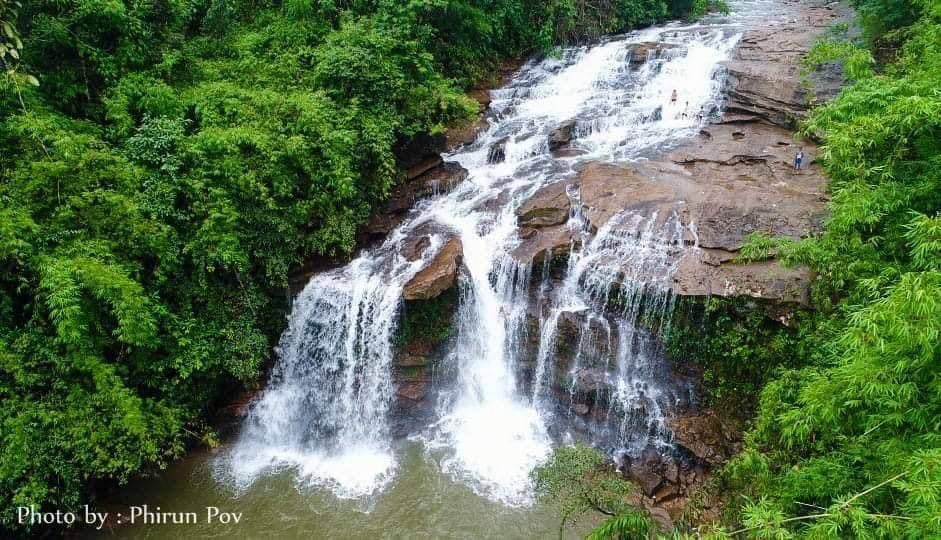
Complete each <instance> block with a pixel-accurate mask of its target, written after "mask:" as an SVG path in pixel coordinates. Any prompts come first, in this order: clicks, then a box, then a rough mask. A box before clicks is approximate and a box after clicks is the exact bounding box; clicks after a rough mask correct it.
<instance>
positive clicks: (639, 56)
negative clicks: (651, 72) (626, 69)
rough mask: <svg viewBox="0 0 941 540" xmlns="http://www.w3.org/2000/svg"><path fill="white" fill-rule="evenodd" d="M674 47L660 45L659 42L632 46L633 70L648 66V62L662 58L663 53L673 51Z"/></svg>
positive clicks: (631, 63)
mask: <svg viewBox="0 0 941 540" xmlns="http://www.w3.org/2000/svg"><path fill="white" fill-rule="evenodd" d="M673 47H674V45H671V44H669V43H660V42H657V41H648V42H644V43H638V44H636V45H631V59H630V66H631V69H633V70H636V69H640V67H641V66H643V65H644V64H646V63H647V61H648V60H651V59H654V58H660V56H661V55H662V54H663V51H665V50H667V49H672V48H673Z"/></svg>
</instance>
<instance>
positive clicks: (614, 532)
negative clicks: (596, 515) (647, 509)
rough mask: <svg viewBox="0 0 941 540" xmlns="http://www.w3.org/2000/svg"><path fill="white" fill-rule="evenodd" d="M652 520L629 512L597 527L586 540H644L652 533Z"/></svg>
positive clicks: (643, 515)
mask: <svg viewBox="0 0 941 540" xmlns="http://www.w3.org/2000/svg"><path fill="white" fill-rule="evenodd" d="M650 530H651V525H650V518H648V517H647V516H646V515H645V514H643V513H641V512H637V511H628V512H625V513H623V514H621V515H619V516H616V517H613V518H610V519H608V520H607V521H605V522H604V523H602V524H601V525H599V526H598V527H596V528H595V529H594V530H593V531H591V533H590V534H589V535H588V536H586V537H585V540H643V539H644V538H647V535H648V534H649V533H650Z"/></svg>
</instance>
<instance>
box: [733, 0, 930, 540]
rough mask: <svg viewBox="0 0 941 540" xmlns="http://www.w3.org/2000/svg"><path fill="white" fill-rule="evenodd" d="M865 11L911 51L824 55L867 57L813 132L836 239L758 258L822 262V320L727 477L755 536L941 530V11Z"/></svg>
mask: <svg viewBox="0 0 941 540" xmlns="http://www.w3.org/2000/svg"><path fill="white" fill-rule="evenodd" d="M856 4H857V5H858V7H859V9H860V13H861V15H862V16H863V20H864V22H866V26H867V30H868V31H869V32H870V38H872V40H873V41H880V40H881V39H882V38H883V37H885V35H886V34H884V33H885V32H889V33H891V34H892V35H891V36H889V37H890V38H891V39H893V40H901V41H900V43H901V49H900V50H901V53H900V56H899V58H898V61H897V62H896V63H894V64H892V65H889V66H886V68H885V69H884V71H882V72H881V73H874V72H873V71H872V69H871V67H870V64H871V61H870V59H869V55H868V53H866V52H863V51H858V50H854V49H851V48H849V47H845V46H842V45H841V46H835V45H832V44H828V45H825V46H823V47H822V48H821V49H819V51H818V52H817V56H816V57H815V58H814V59H812V60H813V61H819V60H825V59H831V58H836V57H837V56H839V55H842V56H843V59H844V60H846V58H847V57H846V54H849V55H850V57H855V58H857V60H858V62H857V61H853V60H850V62H849V64H847V65H849V66H850V71H851V73H850V74H851V75H852V76H853V77H855V78H856V79H857V80H856V82H855V83H854V84H853V85H852V86H850V87H849V88H847V89H845V90H844V91H843V93H842V94H841V95H840V96H839V98H837V99H836V100H835V101H834V102H832V103H830V104H828V105H826V106H823V107H821V108H819V109H817V110H816V111H815V112H814V114H813V115H812V116H811V118H810V119H809V121H808V122H807V124H806V125H805V126H804V128H803V129H804V131H805V132H807V133H815V134H819V135H822V136H823V137H824V139H825V145H824V146H823V160H824V165H825V167H826V169H827V172H828V173H829V175H830V178H831V191H832V204H831V209H832V214H831V217H830V218H829V220H828V221H827V223H826V228H825V231H824V233H823V234H822V235H821V236H820V237H819V238H816V239H812V240H805V241H800V242H779V241H775V240H771V239H767V238H756V239H752V241H751V242H750V245H749V249H748V250H747V253H745V254H744V255H745V257H746V258H752V259H753V258H757V257H761V256H766V255H768V254H777V255H778V256H781V257H783V258H784V259H786V260H787V261H789V262H792V263H800V264H808V265H810V266H811V267H812V268H813V269H814V270H815V271H816V272H817V274H818V276H819V279H818V280H817V284H816V291H815V299H816V300H817V302H816V303H817V305H818V306H819V307H820V308H821V311H822V313H821V315H820V316H819V317H816V318H814V319H813V320H811V321H808V322H807V324H805V325H803V327H802V336H803V337H802V340H801V341H802V344H801V347H802V348H804V349H805V350H807V351H808V352H809V354H808V356H807V358H808V360H809V361H808V362H807V363H806V365H804V366H803V367H797V368H796V369H789V370H786V371H784V372H782V373H781V374H780V375H779V376H778V377H776V378H775V380H773V381H772V382H770V383H769V384H768V385H767V386H766V387H765V388H764V390H763V392H762V393H761V401H760V407H759V414H758V417H757V418H756V420H755V425H754V428H753V429H752V430H751V432H750V433H749V434H748V437H747V448H746V450H745V452H744V453H743V454H741V455H740V456H738V457H737V458H736V459H735V460H734V461H733V462H731V463H730V464H729V465H728V466H727V467H726V469H725V471H724V472H723V476H722V479H723V482H724V486H723V489H724V490H726V492H728V493H731V494H735V495H734V496H733V500H734V501H735V505H734V507H735V508H739V509H740V513H739V514H738V515H737V516H735V517H733V521H737V522H738V523H740V524H741V528H740V529H739V530H737V531H734V532H733V534H738V535H741V536H745V537H752V538H798V537H800V538H803V537H810V538H937V537H939V536H941V436H939V434H941V423H939V418H941V386H939V381H941V376H939V374H941V371H939V369H941V242H939V240H941V174H939V170H941V169H939V166H941V94H939V93H938V88H939V86H941V9H939V8H938V5H937V2H914V3H909V2H903V3H899V2H895V1H893V0H859V1H858V2H856ZM903 4H904V6H903ZM837 53H839V54H837ZM854 63H855V64H858V65H857V67H856V68H853V67H852V65H853V64H854ZM736 497H737V498H736Z"/></svg>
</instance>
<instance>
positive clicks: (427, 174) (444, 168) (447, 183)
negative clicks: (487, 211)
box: [360, 157, 467, 243]
mask: <svg viewBox="0 0 941 540" xmlns="http://www.w3.org/2000/svg"><path fill="white" fill-rule="evenodd" d="M431 161H433V159H431V158H429V159H428V160H426V161H424V162H419V163H418V164H416V165H414V166H413V169H411V170H412V171H418V170H421V169H422V168H424V170H423V171H421V172H420V173H419V174H418V175H417V176H415V177H413V178H411V179H410V180H406V181H404V182H402V183H400V184H398V185H396V186H395V187H394V188H393V189H392V193H391V195H390V196H389V199H388V200H387V201H386V204H385V206H384V207H383V209H382V210H381V211H380V212H377V213H376V214H374V215H373V216H372V218H371V219H370V220H369V222H368V223H367V224H366V226H365V227H363V229H362V232H361V234H360V237H361V243H369V242H374V241H376V240H379V239H382V238H385V236H386V235H387V234H389V232H391V231H392V230H393V229H395V228H396V227H397V226H398V225H399V224H400V223H402V221H404V220H405V217H406V216H408V213H409V212H410V211H411V210H412V208H413V207H414V206H415V203H416V202H418V201H419V200H421V199H424V198H427V197H431V196H433V195H436V194H439V193H446V192H448V191H450V190H452V189H454V188H455V187H456V186H457V185H458V184H460V183H461V182H463V181H464V180H465V179H466V178H467V170H466V169H464V168H463V167H461V166H460V165H458V164H457V163H453V162H443V161H441V158H440V157H438V158H437V162H438V163H437V164H433V165H432V164H431Z"/></svg>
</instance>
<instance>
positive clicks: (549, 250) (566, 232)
mask: <svg viewBox="0 0 941 540" xmlns="http://www.w3.org/2000/svg"><path fill="white" fill-rule="evenodd" d="M521 239H522V240H523V241H522V242H520V245H519V246H517V247H516V249H514V250H513V253H512V255H513V257H514V258H515V259H516V260H518V261H521V262H526V263H532V264H533V266H534V267H540V266H543V265H545V264H546V263H547V262H551V261H552V260H553V259H556V258H559V257H563V258H564V257H567V256H568V254H569V253H570V252H571V251H572V242H573V241H574V237H573V235H572V231H571V230H570V229H569V228H568V227H566V226H565V225H556V226H554V227H542V228H539V229H534V228H530V229H528V230H526V231H525V236H523V237H521Z"/></svg>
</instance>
